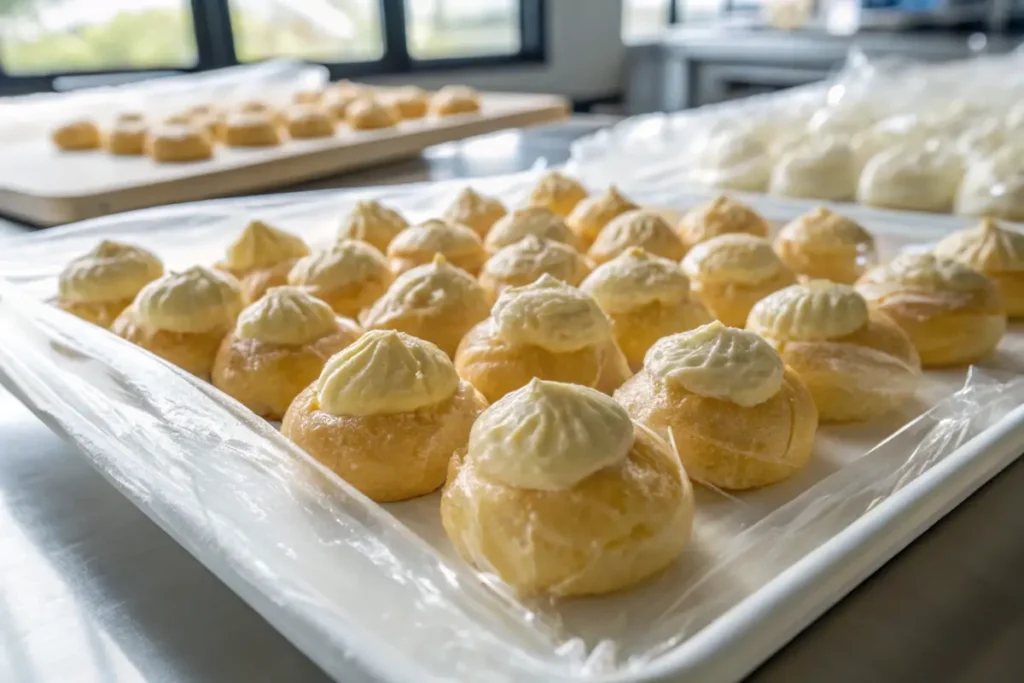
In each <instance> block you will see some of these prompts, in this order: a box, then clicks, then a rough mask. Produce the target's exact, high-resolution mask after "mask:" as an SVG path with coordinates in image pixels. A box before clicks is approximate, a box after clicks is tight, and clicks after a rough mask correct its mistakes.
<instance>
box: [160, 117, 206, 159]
mask: <svg viewBox="0 0 1024 683" xmlns="http://www.w3.org/2000/svg"><path fill="white" fill-rule="evenodd" d="M146 154H147V155H149V157H150V158H151V159H153V161H156V162H158V163H186V162H190V161H205V160H207V159H209V158H211V157H212V156H213V143H212V142H211V140H210V136H209V135H207V134H206V133H205V132H204V131H201V130H199V129H197V128H195V127H193V126H170V125H165V126H163V127H161V128H158V129H156V130H151V131H150V132H149V135H148V136H147V137H146Z"/></svg>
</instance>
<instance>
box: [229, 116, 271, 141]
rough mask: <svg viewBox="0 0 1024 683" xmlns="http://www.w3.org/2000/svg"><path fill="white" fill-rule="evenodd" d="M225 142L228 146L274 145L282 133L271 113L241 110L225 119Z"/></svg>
mask: <svg viewBox="0 0 1024 683" xmlns="http://www.w3.org/2000/svg"><path fill="white" fill-rule="evenodd" d="M224 144H225V145H227V146H228V147H274V146H276V145H279V144H281V133H280V132H279V131H278V129H277V126H276V125H275V124H274V120H273V119H272V118H271V117H270V115H269V114H267V113H264V112H259V111H239V112H237V113H234V114H231V115H230V116H228V118H227V120H225V121H224Z"/></svg>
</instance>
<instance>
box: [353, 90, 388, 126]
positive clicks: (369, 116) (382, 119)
mask: <svg viewBox="0 0 1024 683" xmlns="http://www.w3.org/2000/svg"><path fill="white" fill-rule="evenodd" d="M398 120H399V119H398V117H397V116H396V115H395V111H394V110H393V109H392V108H391V107H390V106H388V105H385V104H382V103H380V102H378V101H377V100H373V99H369V98H365V97H364V98H360V99H357V100H356V101H354V102H352V103H351V104H349V105H348V106H347V107H345V122H346V123H348V125H349V126H351V127H352V128H354V129H356V130H379V129H381V128H392V127H393V126H396V125H398Z"/></svg>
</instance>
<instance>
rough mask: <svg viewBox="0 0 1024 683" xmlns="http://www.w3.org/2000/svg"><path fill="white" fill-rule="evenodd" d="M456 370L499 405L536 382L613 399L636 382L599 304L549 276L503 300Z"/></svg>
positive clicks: (473, 334)
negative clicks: (580, 388)
mask: <svg viewBox="0 0 1024 683" xmlns="http://www.w3.org/2000/svg"><path fill="white" fill-rule="evenodd" d="M455 367H456V368H457V369H458V371H459V375H460V376H461V377H462V378H463V379H464V380H466V381H467V382H469V383H470V384H472V385H473V386H475V387H476V388H477V389H478V390H479V391H480V393H482V394H483V395H484V397H486V398H487V400H488V401H490V402H492V403H493V402H494V401H497V400H498V399H499V398H501V397H502V396H504V395H505V394H508V393H510V392H512V391H515V390H516V389H519V388H520V387H524V386H526V385H527V384H528V383H529V382H530V380H531V379H533V378H534V377H537V378H540V379H547V380H552V381H556V382H570V383H573V384H580V385H583V386H587V387H593V388H595V389H597V390H598V391H603V392H604V393H606V394H611V393H612V392H613V391H614V390H615V389H616V388H617V387H618V386H619V385H621V384H622V383H623V382H624V381H625V380H626V378H627V377H629V375H630V370H629V364H628V362H627V361H626V357H625V356H624V355H623V353H622V350H621V349H619V347H618V345H617V344H616V343H615V339H614V337H613V335H612V328H611V323H610V322H609V320H608V317H607V316H606V315H605V314H604V313H603V312H602V311H601V308H600V307H599V306H598V305H597V302H596V301H594V300H593V299H592V298H591V297H590V296H589V295H587V294H585V293H583V292H581V291H580V290H578V289H576V288H575V287H571V286H569V285H567V284H565V283H564V282H560V281H558V280H556V279H555V278H553V277H551V276H550V275H542V276H541V277H540V279H539V280H537V281H536V282H534V283H533V284H531V285H526V286H525V287H511V288H509V289H506V290H505V291H504V292H502V294H501V296H499V297H498V301H497V303H496V304H495V305H494V309H493V310H492V312H491V317H489V318H487V319H486V320H484V321H483V322H481V323H480V324H479V325H477V326H476V327H474V328H473V329H472V330H470V331H469V333H468V334H466V336H465V338H464V339H463V340H462V343H461V344H460V345H459V349H458V352H457V353H456V354H455Z"/></svg>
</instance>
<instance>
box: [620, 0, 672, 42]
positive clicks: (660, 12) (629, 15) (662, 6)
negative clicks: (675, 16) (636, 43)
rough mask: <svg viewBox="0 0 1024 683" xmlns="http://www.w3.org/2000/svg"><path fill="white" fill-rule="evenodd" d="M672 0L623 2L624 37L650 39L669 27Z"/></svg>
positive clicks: (627, 0)
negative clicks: (669, 11) (669, 9)
mask: <svg viewBox="0 0 1024 683" xmlns="http://www.w3.org/2000/svg"><path fill="white" fill-rule="evenodd" d="M670 2H672V0H623V2H622V37H623V38H649V37H651V36H653V35H656V34H658V33H659V32H660V31H662V30H664V29H665V27H666V26H668V8H669V3H670Z"/></svg>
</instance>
